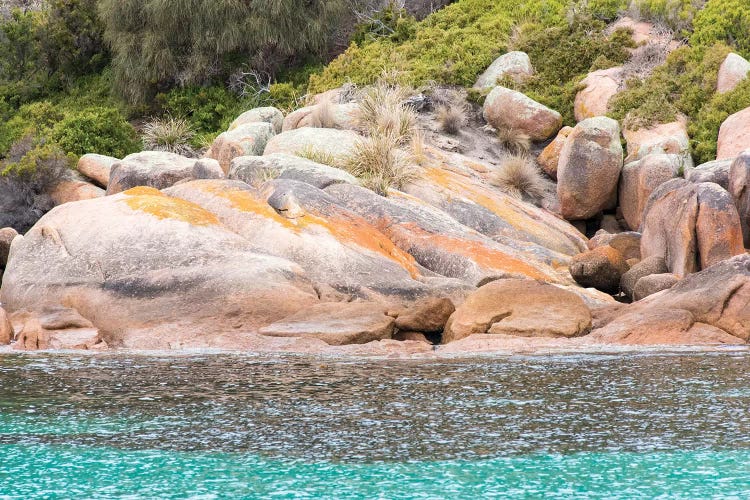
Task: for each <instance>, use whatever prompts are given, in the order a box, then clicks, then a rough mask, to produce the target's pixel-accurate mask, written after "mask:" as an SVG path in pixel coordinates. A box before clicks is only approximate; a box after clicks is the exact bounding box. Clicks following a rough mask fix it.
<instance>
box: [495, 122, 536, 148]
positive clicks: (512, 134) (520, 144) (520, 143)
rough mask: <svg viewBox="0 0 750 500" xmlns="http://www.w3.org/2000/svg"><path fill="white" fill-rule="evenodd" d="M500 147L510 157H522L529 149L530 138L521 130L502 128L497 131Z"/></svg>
mask: <svg viewBox="0 0 750 500" xmlns="http://www.w3.org/2000/svg"><path fill="white" fill-rule="evenodd" d="M497 140H498V142H499V143H500V145H501V146H502V147H503V148H504V149H506V150H507V151H508V152H509V153H511V154H512V155H524V154H526V153H528V152H529V149H531V137H529V135H528V134H526V133H524V132H523V131H521V130H518V129H514V128H512V127H503V128H501V129H499V130H498V131H497Z"/></svg>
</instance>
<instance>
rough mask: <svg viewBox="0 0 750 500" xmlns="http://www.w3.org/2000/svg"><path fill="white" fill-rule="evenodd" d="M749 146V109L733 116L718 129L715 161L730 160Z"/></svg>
mask: <svg viewBox="0 0 750 500" xmlns="http://www.w3.org/2000/svg"><path fill="white" fill-rule="evenodd" d="M748 146H750V108H745V109H743V110H742V111H738V112H737V113H735V114H733V115H732V116H730V117H729V118H727V119H726V120H724V123H722V124H721V128H719V142H718V144H717V151H718V152H717V155H716V159H717V160H727V159H732V158H735V157H737V156H739V155H740V153H742V152H743V151H745V150H746V149H747V148H748Z"/></svg>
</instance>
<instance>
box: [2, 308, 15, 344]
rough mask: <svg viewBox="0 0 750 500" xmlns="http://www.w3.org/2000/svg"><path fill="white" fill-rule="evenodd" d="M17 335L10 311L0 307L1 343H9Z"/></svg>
mask: <svg viewBox="0 0 750 500" xmlns="http://www.w3.org/2000/svg"><path fill="white" fill-rule="evenodd" d="M14 337H15V333H14V331H13V325H12V324H11V322H10V319H9V318H8V313H6V312H5V309H3V308H2V307H0V345H8V344H10V341H11V340H13V338H14Z"/></svg>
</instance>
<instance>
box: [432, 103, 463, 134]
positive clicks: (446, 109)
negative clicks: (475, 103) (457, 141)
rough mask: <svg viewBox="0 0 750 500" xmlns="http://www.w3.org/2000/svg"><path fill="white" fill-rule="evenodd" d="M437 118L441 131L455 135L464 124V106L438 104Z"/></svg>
mask: <svg viewBox="0 0 750 500" xmlns="http://www.w3.org/2000/svg"><path fill="white" fill-rule="evenodd" d="M437 118H438V123H440V128H441V129H442V130H443V132H445V133H447V134H451V135H457V134H458V133H459V132H461V129H463V128H464V127H465V126H466V122H467V118H466V108H465V107H464V106H461V105H458V104H450V105H443V106H440V107H439V108H438V109H437Z"/></svg>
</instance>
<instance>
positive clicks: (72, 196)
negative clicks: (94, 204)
mask: <svg viewBox="0 0 750 500" xmlns="http://www.w3.org/2000/svg"><path fill="white" fill-rule="evenodd" d="M102 196H104V190H103V189H101V188H99V187H96V186H94V185H93V184H89V183H88V182H84V181H77V180H72V181H62V182H60V183H58V184H57V185H56V186H55V187H54V188H52V191H51V192H50V197H51V198H52V201H53V202H54V203H55V205H56V206H57V205H62V204H63V203H72V202H74V201H81V200H91V199H94V198H101V197H102Z"/></svg>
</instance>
